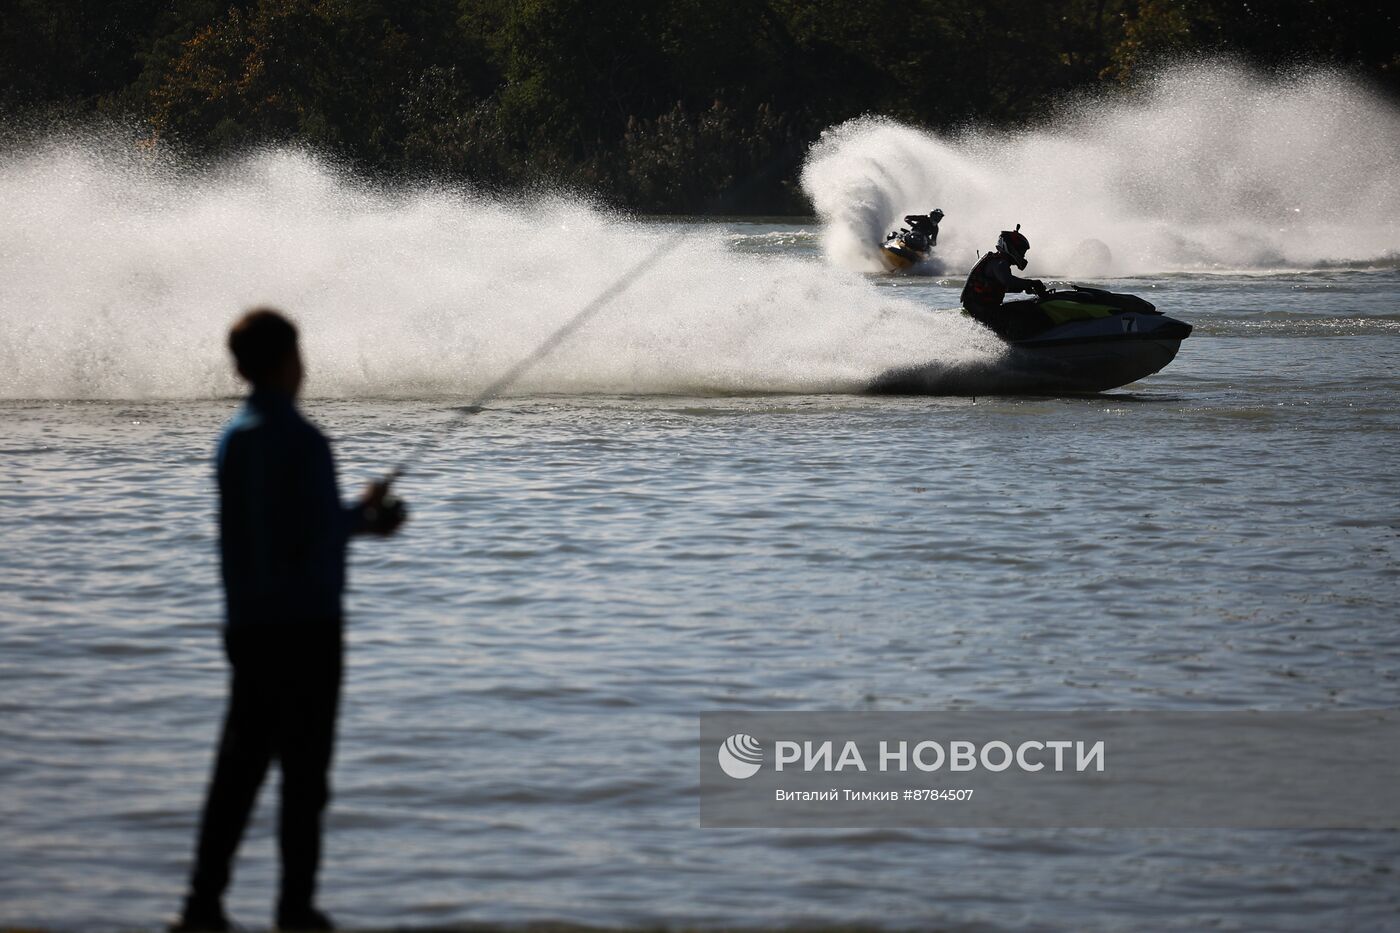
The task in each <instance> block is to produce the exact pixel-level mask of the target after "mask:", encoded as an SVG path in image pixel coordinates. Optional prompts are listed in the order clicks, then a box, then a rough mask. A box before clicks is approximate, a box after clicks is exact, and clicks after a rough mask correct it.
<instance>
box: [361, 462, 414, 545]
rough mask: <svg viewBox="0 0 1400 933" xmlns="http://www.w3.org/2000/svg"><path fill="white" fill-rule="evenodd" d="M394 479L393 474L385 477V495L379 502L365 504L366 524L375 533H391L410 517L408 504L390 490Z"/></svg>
mask: <svg viewBox="0 0 1400 933" xmlns="http://www.w3.org/2000/svg"><path fill="white" fill-rule="evenodd" d="M394 479H395V477H394V476H392V475H391V476H390V477H389V478H388V479H385V480H384V482H383V485H384V495H382V496H380V497H379V500H378V501H377V502H374V503H372V504H369V505H366V506H365V509H364V516H365V524H366V525H367V526H368V527H369V530H370V531H371V532H372V533H374V534H377V535H391V534H393V533H394V532H395V531H396V530H398V527H399V526H400V525H402V524H403V523H404V522H405V521H406V520H407V519H408V506H407V505H405V504H404V501H403V500H402V499H400V498H399V497H398V496H396V495H394V494H393V492H392V491H390V488H389V484H390V483H392V482H393V481H394Z"/></svg>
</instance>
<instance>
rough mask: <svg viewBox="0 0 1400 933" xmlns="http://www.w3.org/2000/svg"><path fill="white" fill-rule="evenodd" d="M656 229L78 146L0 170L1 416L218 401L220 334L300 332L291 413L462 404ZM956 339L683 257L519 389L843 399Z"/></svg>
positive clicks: (547, 208) (958, 341) (803, 272)
mask: <svg viewBox="0 0 1400 933" xmlns="http://www.w3.org/2000/svg"><path fill="white" fill-rule="evenodd" d="M675 233H676V227H675V226H674V225H671V226H667V225H660V224H649V223H638V222H629V221H626V220H623V219H620V218H618V217H615V216H612V215H610V214H608V213H606V212H603V211H600V210H597V209H595V208H593V207H591V206H589V205H587V204H585V203H581V202H580V201H578V200H576V199H574V200H571V199H566V198H562V197H545V198H540V199H536V200H534V201H529V202H521V203H506V202H501V201H498V200H492V199H489V198H484V197H478V196H475V195H472V194H470V193H468V192H464V191H461V190H452V189H446V188H420V189H413V190H395V189H385V188H380V187H373V186H369V185H366V184H364V183H363V182H359V181H356V180H355V179H353V178H350V177H347V176H346V175H345V174H344V173H342V172H339V171H337V170H335V169H334V168H332V167H330V166H328V165H327V164H326V163H324V162H322V161H319V160H318V159H316V158H314V157H311V156H309V155H306V154H304V153H300V152H296V151H285V150H282V151H269V152H264V153H262V154H259V155H255V156H251V157H248V158H245V159H242V160H238V161H235V162H231V163H228V164H225V165H223V166H221V167H218V168H216V169H206V170H202V171H193V170H189V169H186V168H182V167H180V166H178V165H175V164H172V163H171V162H169V161H168V160H166V159H165V158H164V157H163V156H161V155H160V154H158V153H149V152H142V151H140V150H136V149H133V148H131V147H130V146H123V145H120V144H116V143H112V142H111V141H103V140H93V139H86V140H84V139H69V140H65V141H49V142H47V143H44V144H40V145H37V146H31V147H29V148H27V149H23V150H16V151H12V152H10V153H9V154H8V155H5V156H3V157H0V281H3V282H5V289H4V292H3V294H0V324H3V335H4V339H3V341H0V397H3V398H147V397H166V398H172V397H173V398H190V397H209V396H217V395H227V394H232V393H235V392H237V391H238V384H237V382H236V381H235V379H234V377H233V375H232V373H231V370H230V366H229V361H228V358H227V353H226V351H225V349H224V340H225V334H226V331H227V328H228V326H229V324H230V323H231V322H232V321H233V319H234V318H235V317H236V315H237V314H238V313H239V312H240V311H241V310H242V309H245V308H247V307H249V306H252V305H256V304H271V305H275V306H278V307H281V308H284V309H285V310H286V311H288V312H289V313H290V314H291V316H292V317H293V319H294V320H295V321H296V322H297V323H298V324H299V325H300V328H301V332H302V340H303V346H304V350H305V356H306V359H307V364H308V380H307V392H308V394H312V395H319V396H350V397H353V396H440V395H441V396H459V397H460V396H465V395H469V394H470V393H471V392H472V391H474V390H477V389H480V388H481V387H482V386H483V385H485V384H486V383H488V382H489V381H490V380H491V379H493V378H494V377H496V376H498V375H500V374H501V373H502V372H504V371H505V370H506V369H507V368H508V367H509V366H510V365H511V364H513V363H514V362H516V361H517V360H518V359H520V358H521V357H523V356H525V355H526V354H528V353H529V352H530V351H531V350H533V349H534V348H535V347H536V346H538V344H539V343H540V341H542V340H543V339H544V338H545V337H546V336H547V335H548V334H549V333H551V332H552V331H553V330H554V329H555V328H556V327H558V326H559V325H560V324H562V323H563V322H564V321H565V320H566V319H568V317H569V316H570V315H572V314H574V313H575V312H577V311H578V310H579V309H580V308H581V307H582V306H583V305H584V304H585V303H586V302H587V301H589V300H590V299H591V298H593V297H594V296H596V295H597V294H599V293H600V292H602V291H603V290H604V289H605V288H606V287H607V286H608V285H609V284H611V283H612V282H613V281H614V280H615V279H616V278H617V277H618V276H619V275H621V274H622V273H623V272H624V271H625V270H627V269H628V268H630V267H631V266H633V265H634V264H635V263H636V262H637V261H638V260H640V259H641V258H642V257H643V256H645V255H646V254H647V253H648V252H650V251H651V250H652V249H653V247H654V246H655V244H656V242H657V238H658V237H666V236H672V235H674V234H675ZM997 352H998V351H997V347H996V344H995V341H990V340H988V339H987V338H986V336H985V334H982V333H980V332H979V330H978V329H977V328H976V327H975V325H972V324H969V323H968V322H966V321H965V320H962V319H960V318H958V316H957V315H955V314H944V315H937V314H930V313H929V309H927V308H925V307H921V306H919V305H918V304H915V303H913V302H910V301H906V300H902V299H899V298H896V297H894V295H893V294H892V293H891V292H890V291H889V290H887V289H875V288H872V287H871V286H870V284H869V283H868V282H867V281H865V280H864V279H862V278H861V277H860V276H856V275H852V274H851V273H849V272H845V271H842V270H838V269H832V268H829V267H826V266H825V265H822V264H820V263H819V262H817V261H813V260H800V259H791V258H781V257H762V256H753V255H741V254H736V253H734V252H732V251H730V250H728V249H727V248H726V245H725V236H724V234H723V232H722V231H721V230H719V229H715V230H714V232H713V233H704V234H699V235H695V236H692V237H691V238H690V239H689V240H688V241H687V242H686V243H685V244H683V245H682V246H681V247H680V248H679V249H677V250H676V251H675V252H674V253H672V254H670V255H669V256H667V257H666V258H665V259H664V260H663V261H661V262H660V263H658V264H657V266H655V267H654V268H652V269H651V270H649V271H648V272H647V274H645V275H644V276H642V277H641V278H640V279H639V280H638V281H636V282H635V283H633V284H632V286H631V287H630V288H629V289H628V290H627V291H626V292H625V293H624V294H623V295H621V296H620V297H618V298H617V299H616V300H615V301H613V302H612V304H611V305H610V306H609V307H608V308H607V309H606V310H605V311H603V312H602V313H600V314H599V315H598V316H597V317H596V318H594V319H593V320H592V321H590V322H589V324H588V325H587V326H586V327H585V328H584V329H583V330H582V331H580V332H579V333H578V334H577V335H576V336H575V337H574V338H573V339H571V340H570V341H569V342H568V343H567V344H566V345H565V346H564V347H562V348H560V350H559V351H558V352H557V353H555V354H553V355H551V356H550V357H549V358H547V359H546V360H544V361H543V362H542V363H541V365H540V366H539V367H538V369H536V370H534V371H533V372H532V373H531V374H530V376H529V377H528V378H527V379H526V380H525V381H524V382H523V383H522V384H520V385H519V386H517V387H516V388H517V391H519V392H531V393H534V392H628V393H668V394H680V393H708V392H720V393H723V392H825V391H833V392H845V391H852V390H855V389H859V388H860V387H862V386H863V385H865V384H866V383H868V382H869V381H870V380H871V379H873V378H874V377H875V376H877V375H878V374H880V373H881V372H883V371H884V370H886V369H889V368H892V367H897V366H902V365H908V364H912V363H919V362H929V361H936V360H943V361H946V362H947V363H948V365H949V366H957V365H959V364H960V363H961V362H966V361H975V360H982V359H987V358H988V357H989V356H994V355H995V354H996V353H997Z"/></svg>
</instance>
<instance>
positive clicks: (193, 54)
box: [0, 0, 1400, 213]
mask: <svg viewBox="0 0 1400 933" xmlns="http://www.w3.org/2000/svg"><path fill="white" fill-rule="evenodd" d="M1392 9H1393V4H1391V3H1388V2H1376V0H1369V2H1368V0H1251V2H1244V0H1067V2H1064V3H1059V4H1046V3H1037V2H1031V0H903V2H895V0H860V2H851V0H517V2H507V0H406V2H395V0H180V2H152V0H4V3H3V4H0V43H3V45H2V46H0V107H3V108H4V109H5V110H6V111H8V112H9V113H11V114H17V113H22V114H27V115H30V116H33V115H35V114H39V115H44V116H49V117H53V116H58V117H62V118H72V117H78V118H82V117H85V116H89V115H100V116H103V117H108V118H112V119H116V120H120V121H122V122H124V123H126V124H128V125H138V126H141V127H142V128H143V129H142V132H143V133H144V134H146V135H148V136H150V137H151V138H153V139H157V140H159V141H161V142H162V143H163V144H174V145H178V146H180V147H182V148H184V149H185V150H188V151H190V152H193V153H196V154H218V153H222V152H228V151H237V150H239V149H244V148H247V147H250V146H255V145H260V144H265V143H276V142H297V143H301V144H305V145H309V146H312V147H314V148H316V149H318V150H321V151H324V152H328V153H333V154H335V155H336V156H337V157H340V158H343V159H345V160H348V161H349V162H350V163H352V164H355V165H357V166H360V167H362V168H363V169H365V170H367V171H372V172H379V173H388V174H393V175H406V176H414V175H432V176H437V177H448V178H459V179H465V180H468V181H470V182H471V183H473V184H475V185H477V186H479V187H482V188H486V189H489V190H507V189H514V188H519V187H528V186H534V185H546V184H547V185H564V186H569V187H573V188H577V189H580V190H586V191H588V192H591V193H593V194H595V195H596V196H598V197H601V198H603V199H606V200H609V201H612V202H614V203H617V204H621V205H625V206H628V207H631V208H635V209H640V210H649V211H674V212H692V211H698V210H702V209H705V208H707V207H709V206H713V204H714V197H715V194H716V192H718V191H721V190H724V189H726V188H728V187H729V186H730V185H731V184H733V183H735V181H736V180H741V179H742V180H750V179H757V183H756V184H750V185H748V186H747V187H746V189H745V196H744V200H743V202H742V203H741V204H738V205H735V204H727V205H725V209H726V210H734V209H735V208H739V209H743V210H747V211H753V212H775V213H776V212H792V211H803V210H805V206H804V204H803V202H802V198H801V195H800V193H799V192H798V191H797V190H796V187H795V174H796V170H797V167H798V165H799V164H800V161H801V158H802V155H803V153H804V152H805V150H806V147H807V145H808V144H809V143H810V141H811V140H812V139H813V138H815V136H816V135H817V134H818V133H819V132H820V130H821V129H822V128H824V127H827V126H830V125H832V124H834V123H837V122H840V121H842V120H845V119H847V118H850V117H853V116H856V115H859V114H862V113H882V114H887V115H889V116H892V117H895V118H898V119H902V120H907V121H911V122H915V123H919V124H922V125H926V126H932V127H943V128H947V127H957V126H966V125H978V126H1005V125H1013V124H1016V123H1018V122H1023V121H1026V120H1031V119H1034V118H1035V117H1036V116H1037V115H1038V114H1042V113H1044V112H1045V110H1046V108H1047V106H1048V104H1049V103H1050V102H1051V101H1052V100H1054V99H1055V98H1057V97H1060V96H1062V95H1063V94H1065V92H1069V91H1078V90H1083V89H1086V88H1091V87H1093V86H1095V85H1100V84H1105V83H1118V82H1124V81H1127V80H1129V79H1131V78H1132V77H1133V76H1134V75H1135V74H1138V73H1140V72H1142V71H1143V70H1145V69H1147V68H1150V67H1151V66H1152V64H1153V63H1154V62H1155V61H1157V60H1159V59H1162V58H1166V57H1171V56H1178V55H1182V54H1206V55H1219V54H1226V55H1231V56H1235V57H1238V58H1242V59H1244V60H1246V61H1248V62H1251V63H1253V64H1257V65H1259V66H1262V67H1269V68H1280V67H1283V68H1287V67H1290V66H1292V65H1297V64H1303V63H1329V64H1335V65H1340V66H1342V67H1345V68H1347V69H1349V70H1351V71H1353V72H1356V73H1358V74H1360V75H1362V76H1364V77H1366V78H1368V79H1370V80H1372V81H1374V82H1375V83H1377V84H1379V85H1381V86H1382V87H1384V88H1386V89H1387V90H1388V91H1389V92H1391V93H1395V92H1396V91H1397V90H1400V50H1397V47H1396V45H1397V43H1396V38H1397V35H1400V30H1397V28H1396V26H1397V16H1396V14H1395V13H1393V12H1392Z"/></svg>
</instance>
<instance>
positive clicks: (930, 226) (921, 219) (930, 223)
mask: <svg viewBox="0 0 1400 933" xmlns="http://www.w3.org/2000/svg"><path fill="white" fill-rule="evenodd" d="M942 219H943V212H942V211H940V210H939V209H938V208H934V209H933V210H931V211H929V212H928V213H927V214H908V215H906V216H905V218H904V222H905V223H906V224H908V225H909V229H910V230H912V231H913V232H915V233H921V234H923V235H924V236H925V237H927V238H928V245H929V246H930V247H933V246H937V245H938V223H939V221H941V220H942Z"/></svg>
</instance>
